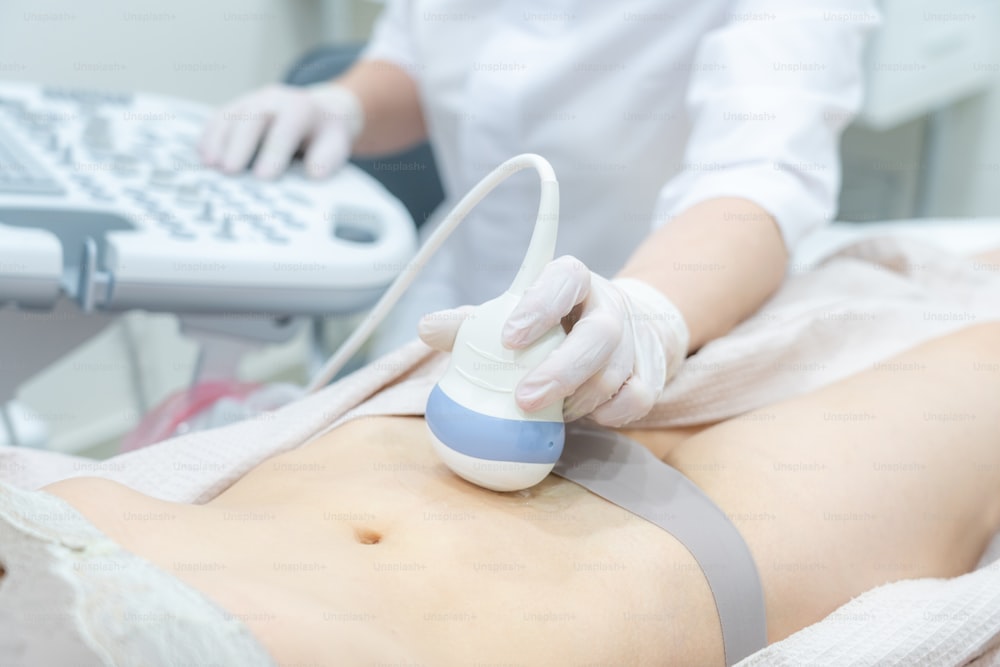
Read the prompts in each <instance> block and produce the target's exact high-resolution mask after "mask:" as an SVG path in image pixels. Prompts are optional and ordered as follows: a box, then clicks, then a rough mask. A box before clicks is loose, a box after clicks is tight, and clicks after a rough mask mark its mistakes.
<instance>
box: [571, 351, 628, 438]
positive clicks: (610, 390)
mask: <svg viewBox="0 0 1000 667" xmlns="http://www.w3.org/2000/svg"><path fill="white" fill-rule="evenodd" d="M634 358H635V349H634V347H633V345H632V341H631V339H629V338H628V337H627V336H626V337H625V338H623V339H622V342H621V344H620V345H618V347H616V348H615V350H614V352H613V353H612V354H611V358H610V359H608V362H607V363H606V364H605V365H604V367H603V368H601V369H600V370H599V371H598V372H596V373H594V374H593V375H592V376H590V379H588V380H587V381H586V382H584V383H583V384H582V385H580V387H579V388H578V389H577V390H576V391H575V392H573V394H572V395H570V396H569V397H568V398H567V399H566V403H565V405H563V417H564V418H565V420H566V421H573V420H575V419H579V418H581V417H584V416H586V415H589V414H590V413H591V412H593V411H594V410H595V409H596V408H597V407H598V406H599V405H603V404H604V403H607V402H608V401H609V400H611V399H612V398H613V397H614V396H615V395H616V394H617V393H618V392H619V390H621V388H622V385H624V384H625V381H626V380H628V379H629V376H630V375H632V364H633V361H634Z"/></svg>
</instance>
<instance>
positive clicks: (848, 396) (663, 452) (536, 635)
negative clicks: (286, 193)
mask: <svg viewBox="0 0 1000 667" xmlns="http://www.w3.org/2000/svg"><path fill="white" fill-rule="evenodd" d="M890 369H897V370H890ZM998 403H1000V325H998V324H986V325H978V326H975V327H972V328H969V329H966V330H964V331H961V332H959V333H956V334H953V335H951V336H948V337H945V338H940V339H937V340H934V341H931V342H929V343H927V344H925V345H922V346H920V347H918V348H915V349H913V350H911V351H909V352H907V353H905V354H903V355H901V356H899V357H897V358H895V359H893V360H891V361H890V362H888V363H887V365H886V366H885V368H880V369H872V370H869V371H866V372H863V373H860V374H858V375H855V376H853V377H851V378H848V379H846V380H843V381H841V382H838V383H836V384H834V385H831V386H829V387H826V388H824V389H822V390H820V391H817V392H814V393H812V394H809V395H806V396H802V397H799V398H795V399H792V400H789V401H785V402H782V403H779V404H777V405H773V406H769V407H767V408H763V409H761V410H758V411H756V412H753V413H750V414H747V415H743V416H741V417H739V418H736V419H732V420H729V421H726V422H723V423H720V424H717V425H714V426H711V427H708V428H705V429H703V430H700V431H698V430H697V429H688V430H686V431H635V432H629V435H630V436H632V437H634V438H636V439H638V440H639V441H640V442H642V443H643V444H644V445H645V446H647V447H649V448H650V449H651V450H652V451H653V452H654V453H656V454H657V455H658V456H660V457H661V458H662V459H663V460H665V461H666V462H668V463H670V464H671V465H673V466H675V467H676V468H678V469H679V470H681V471H682V472H684V473H685V474H686V475H688V476H689V477H690V478H691V479H692V480H694V481H695V482H696V483H697V484H698V485H699V486H700V487H701V488H702V489H703V490H704V491H705V492H706V493H707V494H708V495H709V496H710V497H712V499H713V500H714V501H715V502H716V503H717V504H718V505H719V506H720V507H721V508H722V509H723V510H724V511H726V513H727V514H729V515H730V517H731V518H732V519H733V521H734V523H735V524H736V526H737V527H738V528H739V530H740V531H741V533H742V534H743V536H744V538H745V539H746V541H747V543H748V545H749V547H750V550H751V552H752V553H753V555H754V558H755V561H756V563H757V566H758V570H759V571H760V575H761V579H762V582H763V585H764V591H765V597H766V604H767V614H768V638H769V641H772V642H773V641H777V640H780V639H782V638H784V637H786V636H788V635H789V634H791V633H793V632H795V631H796V630H798V629H800V628H802V627H804V626H806V625H809V624H811V623H814V622H816V621H818V620H820V619H822V618H823V617H824V616H826V615H828V614H829V613H830V612H832V611H833V610H834V609H836V608H837V607H838V606H840V605H842V604H844V603H845V602H847V601H848V600H850V599H851V598H852V597H855V596H857V595H858V594H860V593H862V592H864V591H865V590H868V589H870V588H873V587H875V586H877V585H879V584H882V583H886V582H889V581H894V580H899V579H904V578H912V577H951V576H957V575H959V574H962V573H964V572H968V571H970V570H971V568H973V567H974V565H975V563H976V561H977V559H978V558H979V557H980V556H981V554H982V551H983V549H984V548H985V545H986V544H987V542H988V540H989V538H990V536H991V535H992V534H993V533H994V532H995V531H996V530H997V529H998V528H1000V414H998V413H1000V411H998V410H996V406H997V405H998ZM46 490H47V491H48V492H50V493H54V494H56V495H59V496H61V497H63V498H65V499H67V500H68V501H70V502H71V503H72V504H74V505H75V506H76V507H77V508H78V509H80V511H81V512H83V514H84V515H86V516H87V517H88V518H89V519H91V520H92V521H93V522H94V523H95V524H96V525H97V526H98V527H99V528H101V529H102V530H104V531H106V532H107V533H108V534H109V535H110V536H111V537H112V538H114V539H116V540H117V541H119V542H120V543H121V544H122V545H123V546H124V547H125V548H127V549H129V550H131V551H133V552H135V553H137V554H138V555H140V556H142V557H144V558H147V559H149V560H151V561H152V562H154V563H156V564H157V565H159V566H160V567H162V568H163V569H165V570H166V571H168V572H172V573H174V574H175V575H176V576H177V577H179V578H180V579H181V580H183V581H185V582H186V583H188V584H189V585H191V586H193V587H194V588H196V589H198V590H200V591H202V592H203V593H204V594H205V595H207V596H208V597H209V598H211V599H213V600H215V601H216V602H218V603H219V604H220V605H222V606H223V607H224V608H226V609H227V610H229V611H230V612H232V613H234V614H236V615H238V616H239V617H240V618H243V619H244V620H245V621H246V622H247V624H248V625H249V627H250V628H251V630H252V631H253V632H254V633H255V635H256V636H257V637H258V638H259V639H260V641H261V642H262V644H263V645H264V646H265V647H266V648H267V650H268V651H270V652H271V654H272V655H273V656H274V657H275V658H276V659H277V660H278V661H279V662H284V663H289V662H307V663H310V664H359V665H361V664H376V663H379V662H387V661H397V662H399V661H406V660H409V661H411V662H413V661H417V662H418V663H424V664H435V665H451V664H455V665H458V664H472V663H475V662H477V661H480V662H481V661H483V660H486V659H488V660H489V661H490V662H494V663H497V662H499V663H509V664H565V665H583V664H604V663H607V664H678V665H690V664H706V665H707V664H722V661H723V655H722V650H721V631H720V629H719V625H718V620H717V616H716V614H715V611H714V607H713V603H712V599H711V596H710V593H709V590H708V587H707V584H706V583H705V581H704V578H703V575H702V574H701V572H700V571H699V570H698V568H697V566H696V564H695V563H694V560H693V559H692V558H691V556H690V555H689V554H688V553H687V552H686V551H685V550H684V548H683V547H681V546H680V545H679V543H677V542H676V540H674V539H673V538H672V537H671V536H670V535H668V534H666V533H664V532H663V531H661V530H659V529H657V528H655V527H653V526H652V525H650V524H647V523H645V522H644V521H642V520H639V519H636V518H634V517H632V516H630V515H628V514H626V513H625V512H623V511H622V510H620V509H617V508H616V507H614V506H613V505H610V504H609V503H607V502H605V501H603V500H601V499H599V498H596V497H595V496H592V495H591V494H589V493H588V492H586V491H584V490H582V489H581V488H579V487H577V486H575V485H573V484H571V483H569V482H565V481H562V480H560V479H558V478H555V477H550V478H549V479H547V480H546V481H545V482H544V483H542V484H541V485H539V486H538V487H536V488H535V489H532V490H531V492H530V493H524V494H496V493H492V492H488V491H484V490H482V489H479V488H476V487H473V486H471V485H469V484H466V483H464V482H463V481H461V480H459V479H457V478H455V477H454V476H453V475H451V474H450V473H449V472H448V471H447V470H446V469H444V468H443V467H442V466H441V464H440V463H439V462H438V461H437V460H436V458H435V457H434V455H433V453H432V451H431V450H430V447H429V443H428V440H427V436H426V429H425V426H424V424H423V423H422V420H420V419H414V418H388V417H385V418H373V419H365V420H360V421H355V422H351V423H348V424H346V425H344V426H342V427H341V428H339V429H337V430H335V431H333V432H331V433H329V434H327V435H326V436H324V437H322V438H320V439H318V440H316V441H315V442H313V443H310V444H309V445H306V446H304V447H301V448H299V449H297V450H294V451H292V452H289V453H286V454H283V455H281V456H277V457H274V458H272V459H270V460H269V461H267V462H265V463H263V464H261V465H260V466H258V467H257V468H256V469H254V470H253V471H251V472H250V473H249V474H247V475H246V476H245V477H244V478H242V479H241V480H240V481H239V482H237V483H236V484H234V485H233V486H232V487H231V488H229V489H228V490H227V491H225V492H224V493H222V494H221V495H220V496H218V497H217V498H215V499H214V500H212V501H211V502H209V503H207V504H205V505H202V506H185V505H177V504H173V503H165V502H162V501H158V500H154V499H152V498H149V497H147V496H144V495H142V494H139V493H137V492H135V491H132V490H131V489H128V488H126V487H123V486H121V485H117V484H114V483H111V482H107V481H102V480H96V479H87V478H82V479H74V480H68V481H64V482H59V483H57V484H54V485H51V486H49V487H47V489H46ZM123 507H124V508H128V510H129V511H130V512H133V513H140V512H144V511H149V512H152V513H160V514H162V515H165V516H171V517H172V518H169V519H162V520H150V521H145V520H130V519H128V518H126V515H125V513H123V512H122V509H121V508H123ZM404 664H406V663H405V662H404Z"/></svg>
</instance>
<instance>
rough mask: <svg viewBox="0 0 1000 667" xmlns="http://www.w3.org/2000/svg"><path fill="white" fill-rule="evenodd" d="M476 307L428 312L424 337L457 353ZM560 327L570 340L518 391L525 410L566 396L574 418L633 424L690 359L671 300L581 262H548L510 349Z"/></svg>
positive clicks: (514, 322) (512, 326) (506, 336)
mask: <svg viewBox="0 0 1000 667" xmlns="http://www.w3.org/2000/svg"><path fill="white" fill-rule="evenodd" d="M471 309H472V307H471V306H463V307H462V308H457V309H454V310H447V311H440V312H437V313H431V314H430V315H427V316H426V317H424V318H423V319H422V320H421V321H420V325H419V333H420V337H421V338H422V339H423V340H424V342H425V343H427V344H428V345H430V346H431V347H434V348H436V349H439V350H442V351H448V350H450V349H451V348H452V346H453V345H454V343H455V336H456V334H457V333H458V329H459V327H460V326H461V323H462V321H463V320H464V318H465V316H467V315H468V314H469V312H470V311H471ZM560 322H562V324H563V327H564V328H568V329H569V334H568V335H567V336H566V339H565V340H564V341H563V342H562V344H560V345H559V347H557V348H556V349H555V350H554V351H553V352H552V353H551V354H550V355H549V356H548V357H547V358H546V359H545V360H544V361H542V363H540V364H539V365H538V366H537V367H536V368H535V369H534V370H532V371H531V372H530V373H528V374H527V375H525V376H524V378H523V379H522V380H521V382H520V384H518V386H517V388H516V389H515V392H514V397H515V400H516V401H517V404H518V405H519V406H520V407H521V409H522V410H525V411H526V412H533V411H535V410H538V409H540V408H542V407H544V406H546V405H549V404H550V403H552V402H554V401H556V400H559V399H560V398H566V399H567V400H566V402H565V404H564V407H563V413H564V416H565V418H566V420H567V421H572V420H574V419H579V418H580V417H584V416H589V417H590V418H591V419H593V420H594V421H596V422H598V423H600V424H604V425H606V426H621V425H623V424H627V423H628V422H631V421H634V420H636V419H639V418H640V417H643V416H645V415H646V414H647V413H648V412H649V411H650V409H652V407H653V405H654V404H655V403H656V400H657V399H658V398H659V396H660V393H661V392H662V391H663V388H664V386H665V385H666V383H667V382H668V381H669V380H670V379H672V378H673V376H674V375H675V374H676V373H677V371H678V369H679V368H680V367H681V365H682V364H683V363H684V359H685V357H686V356H687V348H688V341H689V337H690V336H689V333H688V328H687V324H686V323H685V322H684V318H683V316H682V315H681V313H680V311H679V310H678V309H677V307H676V306H674V304H673V303H671V301H670V300H669V299H667V297H666V296H664V295H663V294H662V293H661V292H660V291H659V290H657V289H655V288H653V287H652V286H650V285H648V284H646V283H644V282H642V281H639V280H634V279H629V278H619V279H615V280H607V279H605V278H603V277H601V276H599V275H597V274H596V273H592V272H591V271H590V270H589V269H588V268H587V267H586V265H584V264H583V262H581V261H580V260H578V259H576V258H575V257H569V256H565V257H560V258H558V259H556V260H554V261H552V262H550V263H549V264H548V265H546V267H545V268H544V269H543V270H542V273H541V275H540V276H539V278H538V280H537V281H536V282H535V283H534V284H533V285H532V286H531V287H529V288H528V290H527V291H526V292H525V294H524V296H523V297H522V298H521V301H520V303H518V305H517V307H515V308H514V311H513V312H512V313H511V315H510V317H509V318H508V319H507V322H506V323H505V325H504V328H503V333H502V336H503V344H504V345H505V346H506V347H509V348H512V349H516V348H520V347H526V346H528V345H530V344H531V343H533V342H534V341H536V340H537V339H538V338H539V337H540V336H541V335H542V334H543V333H545V332H546V331H548V330H549V329H551V328H552V327H554V326H556V325H557V324H559V323H560Z"/></svg>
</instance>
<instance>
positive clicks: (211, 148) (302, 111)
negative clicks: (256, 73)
mask: <svg viewBox="0 0 1000 667" xmlns="http://www.w3.org/2000/svg"><path fill="white" fill-rule="evenodd" d="M363 125H364V115H363V111H362V108H361V103H360V101H358V98H357V97H356V96H355V95H354V93H352V92H351V91H349V90H348V89H347V88H344V87H343V86H340V85H337V84H332V83H323V84H318V85H315V86H310V87H307V88H299V87H294V86H285V85H275V86H268V87H266V88H262V89H260V90H257V91H254V92H252V93H250V94H248V95H246V96H244V97H241V98H239V99H238V100H236V101H235V102H233V103H232V104H229V105H228V106H226V107H223V108H222V109H220V110H219V111H218V112H216V114H215V115H214V116H213V117H212V118H211V120H209V122H208V125H206V127H205V132H204V134H203V135H202V138H201V143H200V145H199V152H200V153H201V159H202V162H204V163H205V164H206V165H208V166H210V167H216V168H218V169H221V170H222V171H225V172H228V173H235V172H238V171H242V170H244V169H246V168H247V166H248V165H249V164H250V161H251V159H253V162H254V169H253V171H254V174H255V175H256V176H258V177H259V178H274V177H276V176H278V175H280V174H281V173H282V172H284V171H285V169H287V168H288V165H289V163H290V162H291V161H292V157H294V155H295V153H296V151H298V150H299V148H304V150H305V166H306V172H307V173H308V174H309V175H310V176H311V177H313V178H323V177H326V176H328V175H330V174H331V173H332V172H333V171H334V170H335V169H338V168H340V167H341V166H342V165H343V164H344V163H345V162H346V161H347V158H348V157H349V156H350V154H351V146H352V145H353V143H354V140H355V139H357V137H358V135H359V134H360V133H361V130H362V128H363ZM254 154H256V155H257V157H256V158H254Z"/></svg>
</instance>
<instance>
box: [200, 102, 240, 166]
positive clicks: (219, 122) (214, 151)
mask: <svg viewBox="0 0 1000 667" xmlns="http://www.w3.org/2000/svg"><path fill="white" fill-rule="evenodd" d="M236 108H237V107H236V105H232V104H230V105H229V106H227V107H224V108H223V109H220V110H219V111H217V112H215V115H213V116H212V117H211V118H210V119H209V121H208V123H206V124H205V130H204V131H203V132H202V134H201V141H200V142H199V143H198V151H199V152H200V154H201V161H202V162H204V163H205V164H206V165H208V166H209V167H218V166H219V163H220V162H221V161H222V155H223V151H224V149H225V146H226V139H227V138H228V137H229V130H230V125H231V123H230V119H231V118H232V117H233V116H234V115H235V111H236Z"/></svg>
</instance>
